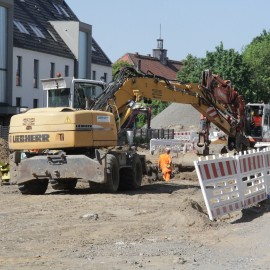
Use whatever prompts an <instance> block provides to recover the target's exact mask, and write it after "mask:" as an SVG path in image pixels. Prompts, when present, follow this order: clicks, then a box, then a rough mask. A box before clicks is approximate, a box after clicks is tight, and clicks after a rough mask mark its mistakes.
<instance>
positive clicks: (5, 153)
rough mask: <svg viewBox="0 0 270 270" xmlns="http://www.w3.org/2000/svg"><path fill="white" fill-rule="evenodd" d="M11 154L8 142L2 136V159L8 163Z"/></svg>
mask: <svg viewBox="0 0 270 270" xmlns="http://www.w3.org/2000/svg"><path fill="white" fill-rule="evenodd" d="M9 154H10V152H9V148H8V142H7V141H6V140H4V139H2V138H0V161H2V162H6V163H8V161H9Z"/></svg>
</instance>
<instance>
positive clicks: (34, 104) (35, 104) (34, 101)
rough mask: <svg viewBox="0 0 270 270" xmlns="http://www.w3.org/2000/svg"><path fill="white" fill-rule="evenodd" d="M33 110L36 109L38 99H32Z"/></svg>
mask: <svg viewBox="0 0 270 270" xmlns="http://www.w3.org/2000/svg"><path fill="white" fill-rule="evenodd" d="M33 108H38V99H36V98H35V99H33Z"/></svg>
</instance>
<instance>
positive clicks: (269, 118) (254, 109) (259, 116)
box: [244, 103, 270, 147]
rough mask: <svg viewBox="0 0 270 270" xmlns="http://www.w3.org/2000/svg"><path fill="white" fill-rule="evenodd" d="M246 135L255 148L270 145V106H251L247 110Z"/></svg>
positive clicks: (248, 105)
mask: <svg viewBox="0 0 270 270" xmlns="http://www.w3.org/2000/svg"><path fill="white" fill-rule="evenodd" d="M244 125H245V134H246V136H247V137H249V139H250V141H251V142H252V141H254V142H256V144H255V145H254V146H255V147H262V146H269V145H270V105H268V104H259V103H257V104H250V103H248V104H247V105H246V109H245V122H244Z"/></svg>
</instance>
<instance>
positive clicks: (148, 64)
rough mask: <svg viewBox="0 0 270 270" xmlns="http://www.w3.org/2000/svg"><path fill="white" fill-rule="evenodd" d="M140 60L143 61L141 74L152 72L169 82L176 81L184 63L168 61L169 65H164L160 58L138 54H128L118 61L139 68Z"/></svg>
mask: <svg viewBox="0 0 270 270" xmlns="http://www.w3.org/2000/svg"><path fill="white" fill-rule="evenodd" d="M139 60H140V61H141V64H140V71H141V72H143V73H148V72H151V73H153V74H155V75H158V76H162V77H165V78H166V79H169V80H175V79H176V74H177V71H179V70H180V69H181V67H182V63H181V62H180V61H174V60H169V59H167V63H166V64H163V63H162V62H160V60H159V59H158V58H155V57H152V56H145V55H140V54H138V53H135V54H133V53H126V54H125V55H123V56H122V57H121V58H120V59H118V60H117V61H126V62H128V63H130V64H131V65H133V66H134V67H136V68H137V66H138V62H139Z"/></svg>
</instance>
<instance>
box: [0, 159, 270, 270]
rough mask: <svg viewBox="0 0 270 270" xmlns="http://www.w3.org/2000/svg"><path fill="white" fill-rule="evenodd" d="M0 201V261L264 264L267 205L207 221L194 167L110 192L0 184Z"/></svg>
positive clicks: (23, 264) (107, 265)
mask: <svg viewBox="0 0 270 270" xmlns="http://www.w3.org/2000/svg"><path fill="white" fill-rule="evenodd" d="M193 158H195V156H193ZM191 159H192V157H191V156H190V157H189V161H191ZM183 160H184V157H183V158H182V161H183ZM189 170H190V168H189ZM0 205H1V207H0V229H1V230H0V232H1V233H0V269H8V270H14V269H22V270H26V269H35V270H36V269H37V270H39V269H46V270H47V269H54V270H62V269H65V270H68V269H72V270H73V269H101V270H102V269H115V270H116V269H128V270H131V269H169V270H170V269H215V270H216V269H270V266H268V265H269V262H270V255H268V254H269V251H268V247H269V246H270V244H269V243H270V242H269V240H268V238H269V236H268V235H269V233H268V232H269V222H270V213H269V207H268V205H264V206H261V207H254V208H251V209H248V210H245V211H241V212H236V213H235V214H233V215H231V216H226V217H224V218H223V219H219V220H217V221H213V222H212V221H210V220H209V218H208V215H207V213H206V208H205V204H204V201H203V197H202V193H201V190H200V187H199V183H198V180H197V175H196V172H195V171H194V170H193V171H192V170H191V171H180V172H178V173H176V174H175V175H174V177H173V178H172V179H171V181H170V182H169V183H164V182H162V181H152V182H151V181H150V180H149V179H145V181H144V184H143V186H142V187H141V188H140V189H139V190H136V191H132V192H131V191H130V192H123V193H117V194H106V193H97V192H94V191H92V190H91V189H89V187H88V185H86V184H84V183H79V184H78V186H77V188H76V190H75V191H73V192H62V191H55V190H53V189H51V188H50V187H49V188H48V190H47V192H46V194H45V195H41V196H24V195H21V194H20V193H19V191H18V189H17V186H16V185H9V186H7V185H4V186H0Z"/></svg>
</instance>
